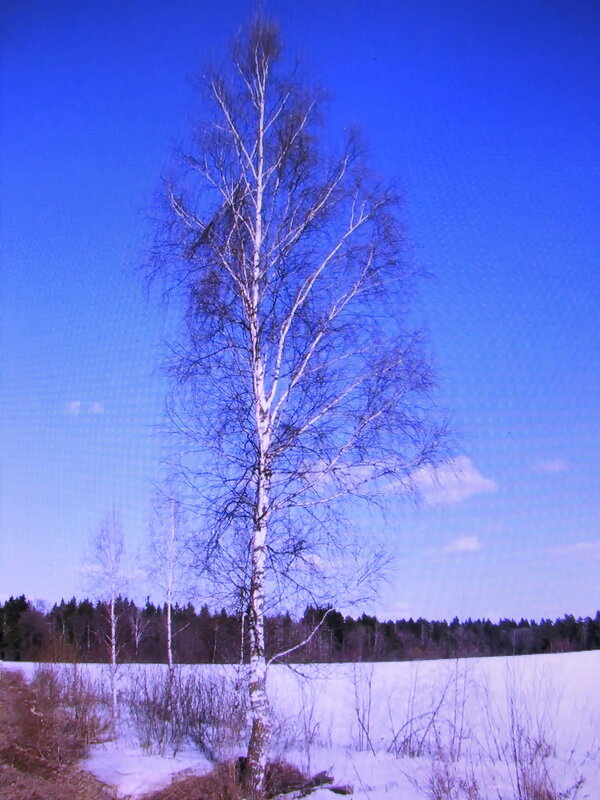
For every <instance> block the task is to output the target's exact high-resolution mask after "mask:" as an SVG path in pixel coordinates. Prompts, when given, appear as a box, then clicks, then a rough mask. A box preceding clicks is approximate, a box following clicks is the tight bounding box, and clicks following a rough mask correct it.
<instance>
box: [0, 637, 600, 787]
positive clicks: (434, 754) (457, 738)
mask: <svg viewBox="0 0 600 800" xmlns="http://www.w3.org/2000/svg"><path fill="white" fill-rule="evenodd" d="M1 666H3V667H4V668H11V669H12V668H19V669H21V670H22V671H24V672H25V673H26V674H27V675H28V676H31V675H32V674H33V671H34V669H35V665H32V664H12V663H6V664H1ZM63 669H66V670H68V669H72V667H68V666H66V667H63ZM78 669H80V670H85V671H86V672H87V673H88V674H89V675H90V677H93V678H94V679H97V680H99V681H101V680H105V679H106V675H107V673H106V668H105V667H103V666H101V665H85V666H79V667H78ZM179 669H180V670H181V673H182V675H183V676H185V675H188V676H189V675H196V676H197V677H198V679H199V680H200V681H207V682H211V681H212V682H213V683H212V685H214V686H227V687H229V689H228V691H230V693H231V694H230V695H229V698H231V697H235V694H234V692H235V689H234V686H235V685H236V682H239V681H240V679H241V678H243V675H241V674H240V670H241V669H242V668H240V667H233V666H227V667H223V666H206V665H201V666H185V667H180V668H179ZM165 670H166V667H157V666H124V667H121V668H120V677H119V692H120V697H121V702H122V706H123V709H124V710H123V713H122V718H121V722H120V728H119V737H118V740H117V741H114V742H109V743H106V744H104V745H97V746H95V747H94V748H93V749H92V752H91V755H90V757H89V759H88V761H87V763H86V766H87V767H88V768H89V769H90V770H91V771H93V772H94V773H95V774H96V775H97V776H98V777H100V778H101V779H102V780H104V781H106V782H107V783H110V784H113V785H115V786H116V787H118V790H119V792H120V793H121V794H122V795H123V796H125V795H132V796H136V795H140V794H141V793H142V792H143V791H145V790H148V789H153V788H158V787H159V786H161V785H165V784H166V783H168V782H169V780H170V776H171V775H172V774H173V773H175V772H179V771H182V770H191V771H199V772H202V771H206V770H208V769H209V768H210V763H209V761H208V760H207V758H206V757H205V756H204V755H202V754H201V753H200V752H199V751H198V750H197V749H194V748H193V747H191V746H186V747H183V748H181V750H180V751H179V752H178V753H177V754H176V755H173V754H172V753H169V752H167V753H165V755H163V756H161V755H159V754H157V753H151V752H148V748H146V749H144V748H143V747H141V746H140V738H139V731H137V730H136V727H135V725H134V724H133V723H132V719H131V718H130V716H129V715H128V712H126V711H125V709H126V708H127V707H128V698H129V697H130V696H131V695H132V693H133V692H134V691H135V688H134V687H135V686H136V685H138V686H139V681H140V676H143V675H146V677H149V678H160V676H161V675H162V676H163V678H164V673H165ZM237 685H239V683H237ZM599 685H600V652H599V651H595V652H584V653H566V654H559V655H549V656H540V655H536V656H521V657H517V658H486V659H462V660H458V661H425V662H402V663H379V664H364V663H363V664H341V665H308V666H298V667H294V668H293V669H292V668H288V667H285V666H276V667H272V668H271V672H270V675H269V688H270V693H271V698H272V705H273V710H274V718H275V725H274V735H273V755H274V756H281V757H283V758H285V759H287V760H288V761H292V762H294V763H296V764H298V765H299V766H300V767H302V768H304V769H306V770H307V771H308V772H310V773H311V774H314V773H316V772H318V771H320V770H322V769H327V770H328V771H329V772H330V773H331V774H333V776H334V777H335V780H336V782H337V783H343V784H352V785H353V787H354V797H355V798H357V800H383V798H386V800H390V798H409V799H410V798H415V800H416V799H417V798H431V799H432V800H443V799H444V798H450V799H451V800H463V798H464V800H479V799H480V798H481V799H482V800H483V799H484V798H485V800H517V799H518V800H554V798H556V800H558V798H564V800H566V799H567V798H574V797H577V798H586V797H587V798H592V799H593V800H598V798H600V691H599ZM223 752H224V750H221V753H223ZM242 752H243V747H242V746H241V745H237V746H236V745H232V746H231V747H230V749H229V752H228V754H233V755H235V754H238V753H242ZM550 789H553V791H554V794H551V793H549V790H550ZM536 792H537V793H536ZM544 792H545V793H544ZM311 797H313V798H315V800H324V799H325V798H328V799H329V800H331V798H333V797H334V795H333V794H331V793H330V792H329V791H328V790H326V789H321V790H319V791H318V792H317V793H315V794H314V795H311Z"/></svg>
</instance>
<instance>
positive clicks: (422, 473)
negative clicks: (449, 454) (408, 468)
mask: <svg viewBox="0 0 600 800" xmlns="http://www.w3.org/2000/svg"><path fill="white" fill-rule="evenodd" d="M413 481H414V483H415V486H416V488H417V491H418V492H419V493H420V494H421V496H422V497H423V500H424V501H425V503H427V505H451V504H453V503H461V502H462V501H463V500H467V499H468V498H469V497H473V495H476V494H482V493H484V492H494V491H496V489H497V488H498V484H497V483H496V482H495V481H493V480H492V479H491V478H486V477H485V476H484V475H482V474H481V472H479V470H478V469H477V467H476V466H475V465H474V464H473V462H472V461H471V459H470V458H469V457H468V456H458V457H457V458H452V459H450V461H447V462H446V463H445V464H442V465H441V466H440V467H438V468H437V469H432V468H430V467H422V468H421V469H418V470H417V471H416V472H415V474H414V475H413Z"/></svg>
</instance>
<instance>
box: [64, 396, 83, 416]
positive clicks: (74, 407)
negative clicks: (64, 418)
mask: <svg viewBox="0 0 600 800" xmlns="http://www.w3.org/2000/svg"><path fill="white" fill-rule="evenodd" d="M80 411H81V400H71V401H69V402H68V403H67V405H66V406H65V413H66V414H69V416H71V417H76V416H77V415H78V414H79V413H80Z"/></svg>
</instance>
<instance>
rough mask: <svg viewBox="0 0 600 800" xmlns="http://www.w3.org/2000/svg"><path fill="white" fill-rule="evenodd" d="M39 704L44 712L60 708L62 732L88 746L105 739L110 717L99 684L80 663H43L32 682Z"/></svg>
mask: <svg viewBox="0 0 600 800" xmlns="http://www.w3.org/2000/svg"><path fill="white" fill-rule="evenodd" d="M31 688H32V689H33V691H34V692H35V694H36V702H37V707H38V709H39V710H41V711H42V712H43V713H47V711H48V710H50V709H53V708H57V707H60V709H61V725H62V728H63V731H64V732H65V733H68V734H69V735H70V736H72V737H73V738H74V739H76V740H78V741H80V742H81V743H82V744H83V745H84V746H85V747H87V746H88V745H90V744H95V743H97V742H99V741H101V740H102V739H103V737H104V736H105V735H106V734H107V732H108V730H109V727H110V720H109V718H108V716H107V714H106V710H105V706H104V704H103V703H102V697H101V690H100V687H99V686H98V685H97V684H96V683H95V682H94V680H93V679H92V678H91V676H90V675H88V674H87V673H86V672H85V670H83V669H82V668H81V666H80V665H78V664H73V665H69V666H58V665H51V664H42V665H40V666H39V667H38V668H37V669H36V671H35V675H34V677H33V680H32V682H31Z"/></svg>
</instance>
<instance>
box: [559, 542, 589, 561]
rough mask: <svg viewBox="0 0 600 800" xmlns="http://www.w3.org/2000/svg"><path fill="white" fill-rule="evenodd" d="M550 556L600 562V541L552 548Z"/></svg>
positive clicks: (574, 543)
mask: <svg viewBox="0 0 600 800" xmlns="http://www.w3.org/2000/svg"><path fill="white" fill-rule="evenodd" d="M549 552H550V555H552V556H554V557H555V558H588V559H590V558H591V559H593V560H596V559H598V560H600V541H595V542H594V541H587V542H573V543H572V544H564V545H559V546H558V547H551V548H550V550H549Z"/></svg>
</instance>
